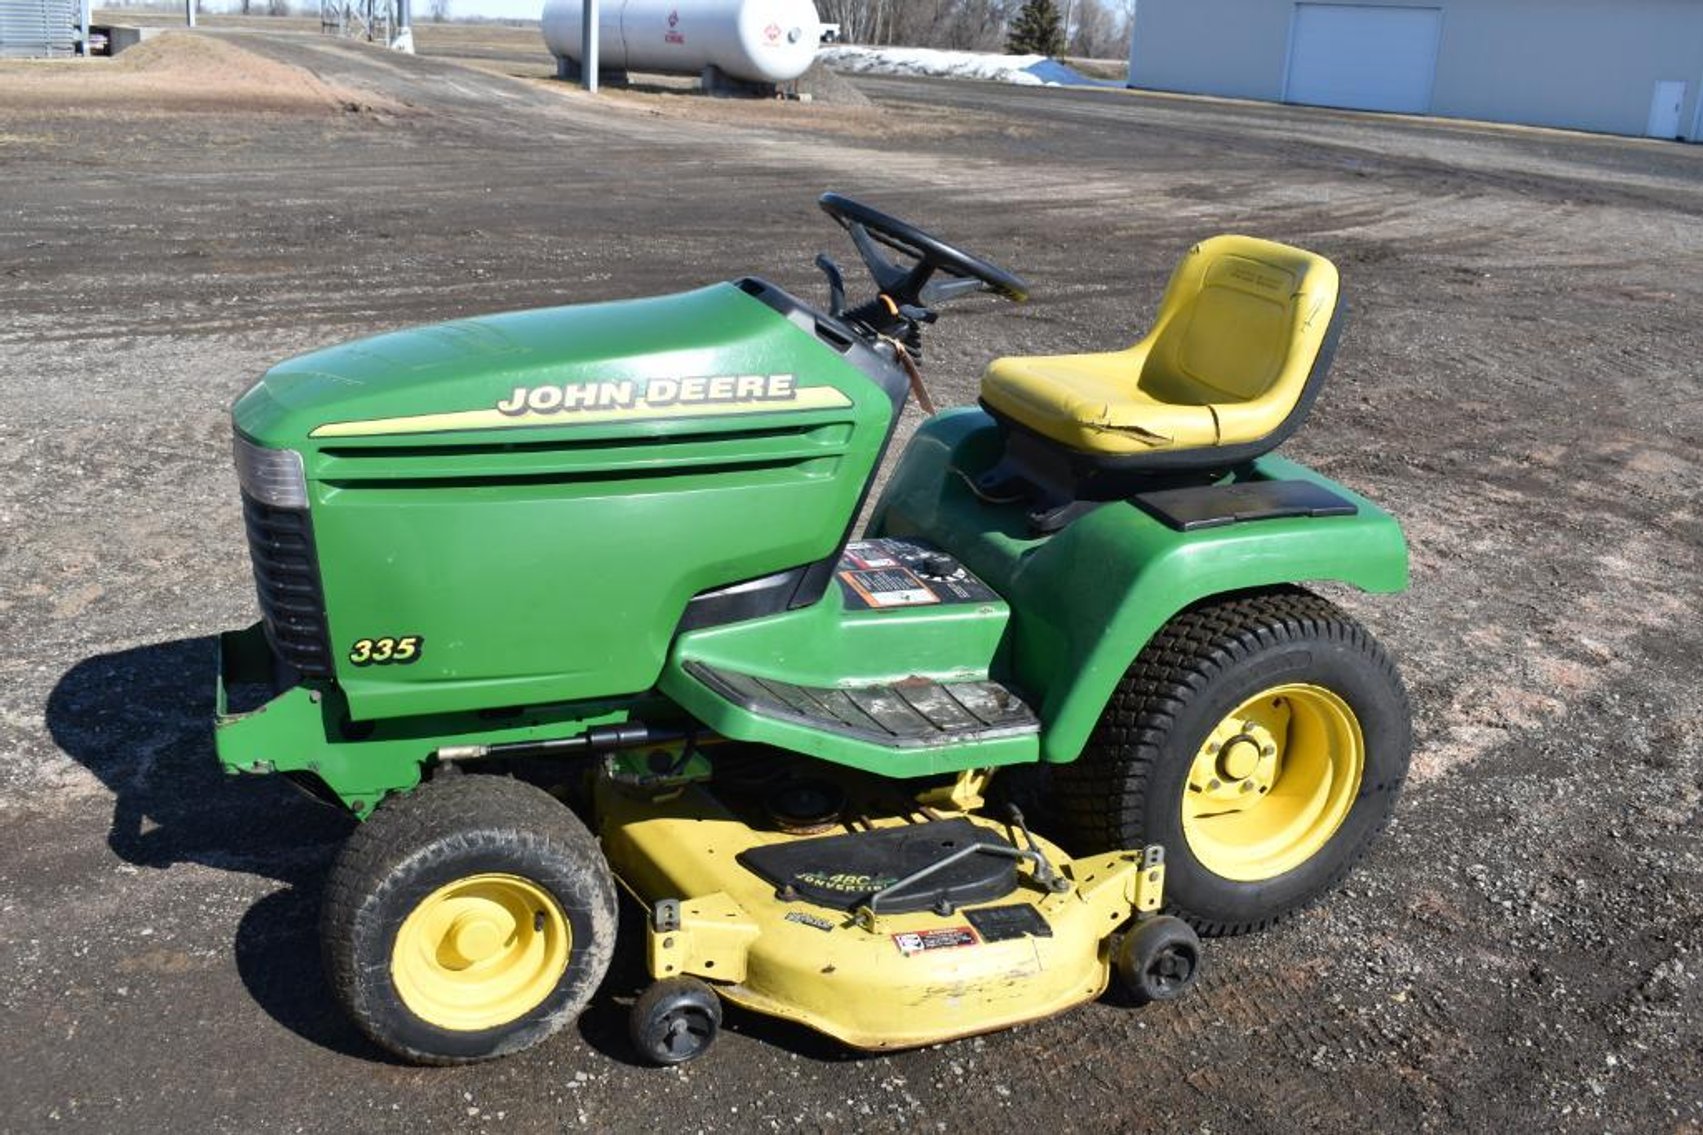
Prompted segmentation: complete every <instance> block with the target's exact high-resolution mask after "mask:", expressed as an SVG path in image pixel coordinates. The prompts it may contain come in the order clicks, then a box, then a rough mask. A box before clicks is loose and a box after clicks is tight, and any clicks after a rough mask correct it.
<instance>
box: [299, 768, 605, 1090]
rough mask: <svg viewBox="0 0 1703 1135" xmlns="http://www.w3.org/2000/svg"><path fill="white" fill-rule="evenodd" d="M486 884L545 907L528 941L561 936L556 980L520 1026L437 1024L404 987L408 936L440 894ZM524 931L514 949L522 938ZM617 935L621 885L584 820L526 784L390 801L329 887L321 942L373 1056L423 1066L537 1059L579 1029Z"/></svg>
mask: <svg viewBox="0 0 1703 1135" xmlns="http://www.w3.org/2000/svg"><path fill="white" fill-rule="evenodd" d="M482 879H496V880H514V881H515V882H513V883H512V884H499V885H507V886H509V887H510V889H511V890H513V891H515V892H516V893H523V894H529V895H534V896H547V899H545V898H542V897H540V898H539V899H538V903H537V905H539V906H541V907H544V908H546V909H541V910H539V911H537V913H536V915H535V916H534V917H535V918H536V922H534V923H532V924H531V927H530V928H531V929H532V930H533V931H534V932H542V930H543V927H544V926H545V925H546V924H548V925H550V926H551V927H552V928H553V930H554V932H556V933H558V934H559V935H560V940H561V941H562V943H563V946H562V948H561V949H560V950H558V951H557V952H556V953H555V954H554V955H553V956H554V957H555V958H556V959H558V960H559V962H560V972H559V976H557V975H556V973H555V969H554V965H553V964H547V965H545V966H543V967H542V968H541V969H540V971H539V972H540V973H541V974H542V975H543V976H541V977H539V978H538V979H537V982H536V985H535V987H536V988H537V989H538V990H539V993H540V995H541V999H540V1000H538V1001H537V1003H536V1004H532V1005H529V1006H522V1007H517V1008H516V1010H515V1012H514V1015H513V1016H512V1017H508V1018H505V1019H501V1020H495V1021H489V1020H487V1021H484V1022H482V1023H481V1024H480V1025H478V1026H476V1027H465V1023H464V1022H457V1021H453V1020H449V1019H447V1018H445V1019H439V1020H434V1019H431V1017H432V1015H431V1013H430V1012H424V1013H422V1012H419V1011H416V1010H415V1009H411V1008H410V1007H409V1004H408V1002H407V1000H406V999H405V996H404V993H403V992H402V991H401V989H400V988H399V981H398V977H397V970H396V968H395V967H396V965H397V960H398V954H397V943H398V936H399V933H400V932H401V931H402V929H403V925H404V923H405V922H406V921H407V920H408V918H409V916H410V915H411V914H413V913H414V912H415V911H416V910H417V909H419V908H421V906H422V904H430V903H431V902H434V901H437V900H436V899H435V896H438V895H441V894H443V893H444V890H443V889H444V888H446V887H454V886H456V885H457V884H458V883H460V882H463V881H466V882H468V883H470V884H471V885H478V881H479V880H482ZM552 904H553V905H554V908H555V909H554V910H549V909H547V908H549V907H550V906H551V905H552ZM547 916H548V917H547ZM523 922H524V919H517V920H516V923H515V927H514V931H513V937H512V938H511V941H513V940H518V938H519V936H521V935H524V934H525V933H526V932H527V930H528V926H527V925H523ZM615 924H616V910H615V884H614V880H613V878H612V877H611V876H610V873H609V867H608V864H607V863H606V862H605V860H604V858H603V853H602V851H601V850H600V849H599V848H598V846H597V841H596V840H595V839H593V838H592V835H591V833H590V832H589V831H587V830H586V827H585V825H584V824H583V823H581V822H580V820H579V818H578V817H577V816H575V815H574V814H573V813H572V812H571V811H569V810H568V809H567V808H566V807H565V806H564V805H562V804H561V803H559V802H558V801H557V800H555V799H554V798H553V797H551V796H550V795H549V794H548V793H546V792H544V791H543V790H542V789H539V788H536V787H534V786H532V785H530V784H526V783H523V782H521V781H517V780H510V779H507V778H504V777H496V776H484V775H479V776H471V775H470V776H460V777H454V778H443V779H439V780H435V781H432V782H430V783H428V784H425V785H422V786H421V787H420V788H417V789H415V790H414V791H413V792H411V793H409V794H407V795H405V796H399V797H392V798H390V799H389V800H386V801H385V802H384V803H383V804H382V805H381V806H380V807H379V808H378V809H377V810H376V811H375V812H374V813H373V815H372V817H371V818H370V819H368V820H366V821H365V822H364V823H362V824H361V826H360V827H358V828H357V829H356V830H355V833H354V834H353V835H352V836H350V838H349V840H348V842H347V843H346V844H345V845H344V846H343V849H342V851H341V853H340V854H339V855H338V857H337V861H336V863H335V864H334V865H333V867H332V869H331V875H330V878H329V879H328V880H327V883H326V891H325V903H324V907H323V910H322V913H321V924H320V938H321V945H322V948H323V951H324V958H325V971H326V975H327V977H328V979H329V980H330V983H331V988H332V991H333V993H334V994H335V996H336V997H337V1000H338V1001H339V1002H340V1003H341V1004H342V1006H343V1008H344V1010H345V1011H346V1012H347V1013H348V1014H349V1016H350V1017H351V1018H352V1019H353V1020H354V1021H355V1023H356V1024H357V1025H358V1026H359V1027H360V1029H361V1031H362V1032H364V1033H365V1034H366V1035H367V1036H368V1037H370V1038H371V1039H372V1040H373V1041H374V1042H375V1043H376V1044H378V1045H379V1046H380V1047H382V1048H384V1049H386V1050H388V1051H390V1052H392V1053H394V1054H396V1055H397V1056H400V1057H402V1058H403V1059H405V1060H409V1061H413V1062H415V1063H420V1064H469V1063H473V1062H475V1061H480V1060H487V1059H490V1058H492V1057H495V1056H503V1055H506V1054H508V1053H512V1052H519V1051H521V1050H522V1049H526V1048H530V1047H532V1046H533V1045H535V1044H538V1043H539V1042H540V1041H542V1040H544V1039H545V1038H546V1037H548V1036H550V1035H551V1034H552V1033H554V1032H556V1031H557V1030H558V1029H560V1028H561V1027H562V1026H563V1025H565V1024H567V1023H568V1022H569V1021H571V1020H573V1019H574V1018H575V1017H576V1016H577V1015H578V1014H579V1012H580V1010H581V1009H583V1008H584V1007H585V1005H586V1003H587V1002H588V1001H589V1000H590V999H591V996H592V994H593V993H594V992H595V991H596V989H597V987H598V985H599V983H600V982H601V981H602V980H603V975H604V973H605V971H607V969H608V968H609V960H610V955H611V952H612V950H613V947H614V942H615ZM402 984H406V982H403V983H402ZM529 988H532V987H529ZM474 996H475V1003H477V1000H476V998H477V991H475V994H474ZM530 999H531V998H530V995H528V996H526V997H523V998H521V1000H522V1001H524V1000H530ZM416 1002H418V998H417V997H416ZM507 1003H509V1002H499V1004H498V1009H497V1011H498V1012H502V1011H506V1010H504V1009H503V1007H502V1006H503V1005H504V1004H507ZM512 1003H514V1004H516V1005H517V1006H519V1005H520V1002H519V1001H513V1002H512ZM487 1016H489V1014H487Z"/></svg>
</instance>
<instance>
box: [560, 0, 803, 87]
mask: <svg viewBox="0 0 1703 1135" xmlns="http://www.w3.org/2000/svg"><path fill="white" fill-rule="evenodd" d="M600 7H601V12H600V15H599V20H598V25H599V26H598V32H599V45H598V56H599V58H598V62H599V64H600V67H601V69H602V70H605V71H648V72H653V73H659V74H665V75H699V74H702V73H703V72H704V70H705V69H706V68H709V67H714V68H717V69H718V70H720V71H721V72H722V73H723V74H726V75H728V76H730V77H732V78H734V79H742V80H745V81H746V82H751V83H784V82H786V81H788V80H789V79H796V78H798V76H800V75H802V74H804V72H805V71H806V70H807V69H808V68H809V66H810V63H811V61H812V60H813V59H815V58H816V41H817V37H818V36H819V35H820V34H821V31H820V29H821V21H820V20H819V19H818V18H817V15H816V6H815V5H814V4H813V3H811V0H606V2H605V3H603V4H602V5H601V6H600ZM582 10H583V9H582V3H581V0H546V2H545V5H544V19H543V27H544V43H545V45H546V46H548V47H549V49H550V53H551V54H552V55H554V56H556V58H558V59H571V60H573V61H574V62H576V63H577V62H578V61H579V57H580V26H581V19H582Z"/></svg>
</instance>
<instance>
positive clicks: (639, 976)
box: [579, 896, 890, 1070]
mask: <svg viewBox="0 0 1703 1135" xmlns="http://www.w3.org/2000/svg"><path fill="white" fill-rule="evenodd" d="M620 912H621V922H620V930H619V932H618V933H617V934H616V937H615V956H614V958H613V959H612V960H611V961H610V963H609V973H608V974H607V975H606V976H605V977H604V979H603V984H602V986H601V987H600V988H599V989H598V992H597V996H595V997H594V998H592V1002H591V1004H590V1005H589V1006H587V1007H586V1010H585V1012H583V1013H581V1014H580V1018H579V1034H580V1039H581V1040H582V1041H584V1042H585V1045H586V1047H588V1048H590V1049H592V1050H594V1051H596V1052H597V1053H599V1054H601V1055H603V1056H605V1057H607V1058H609V1059H610V1060H612V1061H615V1062H617V1063H620V1064H625V1065H628V1066H630V1067H636V1068H641V1069H646V1070H652V1069H651V1066H650V1065H649V1064H648V1063H647V1062H646V1061H645V1060H644V1058H643V1057H641V1056H640V1055H639V1052H638V1049H637V1048H635V1047H634V1045H633V1042H632V1039H631V1035H630V1033H629V1024H628V1021H629V1018H630V1016H631V1013H632V1008H633V1002H634V1001H636V1000H638V998H639V994H641V993H643V992H644V991H645V987H646V986H648V985H650V983H651V978H650V974H649V973H648V972H647V971H646V969H645V920H646V918H647V917H648V914H647V912H646V910H645V909H644V908H643V907H642V906H640V905H639V904H638V903H636V902H633V901H631V900H630V899H628V898H627V897H626V896H623V901H622V903H621V907H620ZM721 1014H722V1021H721V1031H722V1039H721V1041H720V1042H718V1044H717V1045H716V1046H714V1047H712V1048H711V1049H710V1051H709V1052H707V1053H705V1054H704V1056H703V1057H702V1058H701V1059H700V1061H699V1062H698V1063H694V1064H691V1065H689V1067H691V1068H693V1069H694V1070H695V1069H697V1068H698V1067H700V1066H702V1067H706V1068H712V1067H714V1065H715V1062H716V1061H717V1060H721V1059H726V1058H727V1057H728V1055H729V1053H728V1049H727V1045H726V1041H727V1038H728V1037H730V1036H738V1037H744V1038H749V1039H751V1040H753V1041H755V1042H757V1043H758V1044H760V1045H762V1046H763V1047H764V1048H773V1049H777V1050H779V1051H781V1052H787V1053H791V1054H793V1055H795V1056H797V1057H798V1058H799V1059H801V1060H809V1061H811V1062H813V1063H819V1064H851V1063H857V1062H860V1061H864V1060H872V1059H880V1058H882V1057H884V1056H887V1055H890V1054H888V1053H882V1052H859V1051H857V1050H855V1049H850V1048H847V1047H845V1046H844V1045H842V1044H840V1043H839V1042H837V1041H833V1040H830V1039H829V1038H827V1037H825V1036H823V1035H822V1034H821V1033H818V1032H815V1031H813V1030H811V1029H807V1028H805V1027H804V1026H803V1025H799V1024H795V1023H793V1022H791V1021H784V1020H781V1019H780V1018H778V1017H766V1016H764V1015H763V1014H761V1013H753V1012H751V1011H749V1010H747V1009H742V1008H740V1007H739V1006H737V1005H734V1004H732V1003H730V1002H728V1001H725V1000H724V1001H722V1003H721Z"/></svg>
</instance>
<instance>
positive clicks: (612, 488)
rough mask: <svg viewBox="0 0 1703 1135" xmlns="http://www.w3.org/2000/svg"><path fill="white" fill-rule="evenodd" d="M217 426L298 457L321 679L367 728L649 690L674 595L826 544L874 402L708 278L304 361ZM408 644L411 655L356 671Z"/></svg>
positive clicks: (414, 334) (816, 343) (877, 425)
mask: <svg viewBox="0 0 1703 1135" xmlns="http://www.w3.org/2000/svg"><path fill="white" fill-rule="evenodd" d="M549 388H554V391H553V393H550V402H549V403H546V404H545V409H544V410H541V411H532V410H527V411H524V412H520V413H518V414H516V415H514V416H510V415H509V414H508V412H507V411H505V410H502V409H501V407H503V406H508V407H510V408H511V409H512V408H514V407H516V406H525V405H527V402H526V397H525V396H527V395H528V392H536V391H539V390H548V389H549ZM564 390H566V391H567V394H566V395H563V391H564ZM665 390H666V394H664V391H665ZM683 391H691V392H693V393H694V394H695V395H696V397H695V398H692V399H688V398H687V396H686V394H685V393H683ZM517 392H518V393H517ZM580 395H583V396H585V399H586V404H585V405H583V406H576V407H575V408H573V409H572V410H569V409H563V408H561V407H560V406H558V405H556V404H555V403H556V400H557V398H558V396H562V397H563V398H567V397H571V396H580ZM665 401H666V403H667V405H666V406H664V405H663V403H664V402H665ZM659 407H660V408H659ZM234 416H235V420H236V426H237V428H238V429H239V430H240V431H241V432H243V433H244V434H246V435H248V436H249V437H250V438H252V439H253V440H255V441H256V442H258V443H260V444H261V445H265V446H270V447H280V448H293V449H297V450H299V451H300V452H302V454H303V458H304V461H305V465H306V473H307V477H308V482H309V498H310V508H311V516H312V525H313V535H314V540H315V543H316V545H317V551H318V561H319V564H320V570H321V576H322V585H323V589H324V595H325V603H326V612H327V618H328V622H329V626H330V633H331V647H332V653H333V656H334V658H335V659H336V666H337V670H336V678H337V682H338V685H339V686H340V688H341V689H342V690H343V691H344V692H345V694H346V696H347V698H348V704H349V710H350V713H351V714H352V716H353V717H354V718H355V719H357V720H362V721H366V720H373V719H382V718H394V717H404V716H408V715H417V714H428V713H445V712H455V711H459V710H465V709H475V708H483V707H488V706H499V705H522V704H525V705H533V704H539V703H546V702H566V701H582V700H588V699H598V698H611V697H619V696H624V695H629V694H632V693H635V692H637V691H643V690H646V689H649V688H650V687H651V686H652V685H653V684H654V683H655V682H656V679H657V676H658V674H659V672H660V670H661V668H662V665H663V662H664V660H665V658H666V657H667V653H668V649H669V644H670V642H671V641H672V638H673V635H674V631H675V628H676V626H677V625H678V623H679V620H680V617H681V614H682V612H683V611H684V610H685V607H686V604H687V602H688V600H690V599H691V597H692V596H693V595H694V594H696V593H699V592H702V591H706V590H711V589H715V588H718V587H723V586H727V585H729V584H732V583H736V582H740V581H744V580H749V579H754V578H758V577H761V576H764V575H768V574H771V573H774V572H778V571H784V570H787V569H790V568H794V567H798V566H800V565H803V564H808V563H811V562H814V561H817V560H820V559H822V558H824V557H826V556H829V555H831V554H833V552H834V551H835V549H836V547H837V545H838V543H839V540H840V537H841V536H842V534H843V533H844V531H845V529H846V527H847V526H848V524H849V523H850V520H851V517H852V513H853V511H854V509H855V508H856V506H857V502H858V499H859V496H860V495H861V493H862V490H863V486H864V484H865V482H866V481H867V479H868V477H869V475H870V473H871V470H872V469H873V467H874V464H875V461H876V460H877V457H878V455H879V453H880V449H881V446H882V444H883V442H884V440H885V438H886V435H887V430H888V425H889V422H890V420H891V416H892V403H891V401H890V400H889V399H888V397H887V395H886V394H884V393H883V392H882V391H881V389H880V388H879V386H878V385H877V384H876V383H875V382H874V381H872V380H871V379H870V378H868V377H867V376H866V375H865V374H864V373H863V372H862V371H860V370H858V369H857V368H855V367H853V366H852V365H850V364H849V363H847V362H846V361H845V359H844V358H842V357H841V355H840V354H839V353H838V352H837V351H836V350H834V349H832V348H831V347H829V346H827V345H825V344H824V343H822V342H821V341H820V340H819V339H817V338H816V337H815V336H814V335H813V334H811V333H810V332H809V331H807V330H805V329H803V328H801V327H800V326H798V325H797V324H795V323H793V322H791V321H789V320H788V319H787V318H785V317H784V316H782V315H780V314H779V313H777V312H776V311H774V310H773V309H772V308H770V307H769V306H767V305H766V304H764V303H762V302H760V301H759V300H756V299H754V298H752V297H751V296H750V295H747V294H746V293H745V292H743V291H741V290H740V289H739V288H738V287H737V286H735V285H731V284H722V285H717V286H715V287H711V288H705V289H701V290H699V291H695V292H688V293H684V294H681V295H677V296H665V297H659V298H656V299H646V300H634V301H628V302H624V303H616V304H600V305H591V306H583V307H568V308H555V309H548V310H541V311H529V312H518V313H509V314H504V315H496V316H490V317H486V318H480V319H470V320H464V321H460V322H457V323H450V324H444V325H440V326H434V327H425V328H419V329H415V330H412V331H404V332H399V333H396V334H392V335H384V336H379V337H377V338H374V339H369V340H364V341H361V342H356V343H352V344H348V345H346V346H342V347H336V348H332V349H330V350H326V351H320V352H317V353H315V354H310V355H306V356H303V357H301V358H298V359H294V360H291V361H289V362H286V363H284V364H282V365H280V366H278V367H276V368H274V369H273V370H272V371H270V372H269V373H268V374H267V375H266V377H265V378H264V379H263V380H262V381H261V382H260V383H259V384H258V385H257V386H256V387H255V388H254V389H253V390H251V391H250V392H249V393H248V394H246V395H245V396H244V397H243V398H242V399H241V400H240V401H239V402H238V403H237V406H236V408H235V411H234ZM404 637H416V638H417V639H418V640H419V649H418V655H417V657H415V658H412V659H410V660H408V661H407V663H406V664H400V665H399V664H395V663H388V664H382V665H374V664H369V665H364V666H357V665H354V664H353V663H352V661H351V659H350V654H351V652H352V651H353V650H354V649H355V644H356V643H357V642H358V641H359V640H363V639H380V638H391V639H402V638H404Z"/></svg>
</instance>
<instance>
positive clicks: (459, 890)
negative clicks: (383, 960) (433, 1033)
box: [390, 874, 573, 1032]
mask: <svg viewBox="0 0 1703 1135" xmlns="http://www.w3.org/2000/svg"><path fill="white" fill-rule="evenodd" d="M572 947H573V930H572V929H571V928H570V927H569V925H568V919H567V916H566V915H565V914H563V913H562V907H561V904H560V903H558V902H557V901H556V900H555V898H554V897H553V896H552V895H551V894H550V892H548V891H546V890H545V889H544V888H542V887H540V886H538V885H537V884H536V883H533V882H531V881H530V880H527V879H523V878H521V877H520V876H518V875H503V874H487V875H469V876H467V877H466V878H464V879H457V880H455V881H454V882H453V883H446V884H445V885H443V886H441V887H439V888H438V889H437V890H435V891H433V892H432V893H431V894H429V895H427V896H426V897H425V898H424V899H423V900H422V901H421V902H420V905H418V906H416V907H415V908H414V909H413V910H412V911H411V912H410V913H409V915H408V917H407V918H406V919H404V920H403V922H402V927H401V929H400V930H398V931H397V932H396V945H395V947H394V948H393V949H392V951H391V956H390V976H391V980H392V982H394V984H395V986H396V993H397V995H398V996H399V997H401V998H402V1003H403V1004H404V1005H406V1006H407V1007H408V1009H409V1011H410V1012H412V1013H413V1014H414V1015H415V1016H417V1017H419V1018H420V1019H421V1020H423V1021H425V1022H426V1023H428V1024H431V1025H436V1026H437V1027H438V1028H441V1029H451V1030H455V1031H458V1032H472V1031H477V1030H480V1029H490V1028H496V1027H497V1026H499V1025H505V1024H508V1023H510V1022H511V1021H515V1020H518V1019H519V1018H521V1017H523V1016H525V1015H526V1014H527V1013H528V1012H530V1011H532V1010H533V1009H536V1008H537V1007H538V1006H539V1005H541V1004H542V1003H543V1002H544V999H545V998H547V997H549V996H550V993H551V991H552V990H554V989H555V988H556V985H557V983H558V982H560V981H561V979H562V973H563V972H564V971H565V970H566V969H567V966H568V954H569V952H570V950H571V949H572Z"/></svg>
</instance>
